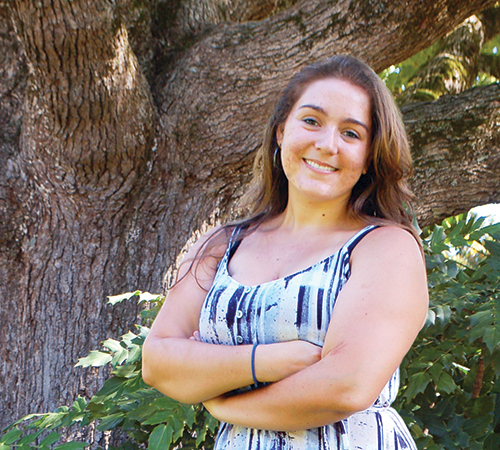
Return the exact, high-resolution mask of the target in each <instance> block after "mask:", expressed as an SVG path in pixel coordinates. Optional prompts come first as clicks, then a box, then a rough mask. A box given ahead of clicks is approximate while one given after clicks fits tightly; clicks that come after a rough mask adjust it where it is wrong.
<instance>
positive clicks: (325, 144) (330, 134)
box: [316, 127, 339, 154]
mask: <svg viewBox="0 0 500 450" xmlns="http://www.w3.org/2000/svg"><path fill="white" fill-rule="evenodd" d="M338 139H339V133H338V130H337V129H336V128H335V127H324V128H323V129H322V130H321V132H320V133H319V134H318V138H317V140H316V148H317V149H318V150H320V151H323V152H327V153H332V154H335V153H337V152H338V144H339V142H338Z"/></svg>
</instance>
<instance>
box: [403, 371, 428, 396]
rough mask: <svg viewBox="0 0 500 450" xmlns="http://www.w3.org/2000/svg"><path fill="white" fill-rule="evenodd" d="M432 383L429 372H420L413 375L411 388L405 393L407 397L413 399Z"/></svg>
mask: <svg viewBox="0 0 500 450" xmlns="http://www.w3.org/2000/svg"><path fill="white" fill-rule="evenodd" d="M430 381H431V376H430V375H429V373H427V372H419V373H416V374H414V375H412V376H411V377H410V379H409V381H408V385H409V387H408V389H407V390H406V392H405V397H406V398H408V399H412V398H414V397H415V396H416V395H417V394H419V393H420V392H424V391H425V388H426V387H427V385H428V384H429V383H430Z"/></svg>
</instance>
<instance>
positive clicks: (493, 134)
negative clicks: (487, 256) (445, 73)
mask: <svg viewBox="0 0 500 450" xmlns="http://www.w3.org/2000/svg"><path fill="white" fill-rule="evenodd" d="M402 112H403V116H404V121H405V125H406V128H407V131H408V134H409V136H410V141H411V148H412V154H413V158H414V164H415V175H414V177H413V180H412V185H413V191H414V192H415V193H416V194H417V203H416V213H417V217H418V219H419V223H420V225H421V226H425V225H430V224H432V223H436V222H439V221H441V220H443V219H445V218H446V217H449V216H451V215H455V214H459V213H462V212H466V211H468V210H469V209H470V208H472V207H474V206H477V205H484V204H488V203H499V202H500V85H498V84H493V85H491V86H487V87H476V88H473V89H469V90H467V91H465V92H463V93H461V94H460V95H458V96H443V97H441V98H440V99H439V100H436V101H434V102H427V103H416V104H413V105H408V106H405V107H403V108H402ZM438 199H439V200H438Z"/></svg>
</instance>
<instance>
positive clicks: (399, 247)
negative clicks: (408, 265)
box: [352, 226, 424, 265]
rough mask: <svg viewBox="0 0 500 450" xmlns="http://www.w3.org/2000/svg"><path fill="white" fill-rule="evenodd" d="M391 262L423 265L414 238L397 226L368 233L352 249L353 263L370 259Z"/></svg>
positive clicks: (418, 247) (420, 253)
mask: <svg viewBox="0 0 500 450" xmlns="http://www.w3.org/2000/svg"><path fill="white" fill-rule="evenodd" d="M374 258H375V259H377V260H380V261H382V260H385V261H387V262H390V261H393V262H395V263H397V262H401V260H405V261H408V260H414V261H415V262H416V263H418V264H419V265H424V259H423V254H422V251H421V247H420V245H419V243H418V242H417V240H416V239H415V237H414V236H413V235H412V234H411V233H410V232H409V231H407V230H405V229H403V228H401V227H398V226H382V227H378V228H376V229H374V230H373V231H371V232H370V233H368V234H367V235H366V236H365V237H364V238H363V239H362V240H361V241H360V242H359V243H358V245H357V246H356V247H355V248H354V250H353V253H352V260H353V263H354V262H356V261H360V260H364V259H370V260H371V261H373V259H374Z"/></svg>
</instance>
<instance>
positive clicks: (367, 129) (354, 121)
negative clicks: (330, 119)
mask: <svg viewBox="0 0 500 450" xmlns="http://www.w3.org/2000/svg"><path fill="white" fill-rule="evenodd" d="M303 108H311V109H314V110H315V111H318V112H320V113H322V114H324V115H328V114H327V113H326V111H325V110H324V109H323V108H322V107H321V106H317V105H302V106H299V108H298V109H303ZM345 122H349V123H354V124H356V125H360V126H362V127H363V128H364V129H365V130H366V132H367V133H369V132H370V129H369V128H368V126H367V125H366V124H364V123H363V122H361V121H359V120H356V119H352V118H350V117H348V118H347V119H345Z"/></svg>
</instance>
